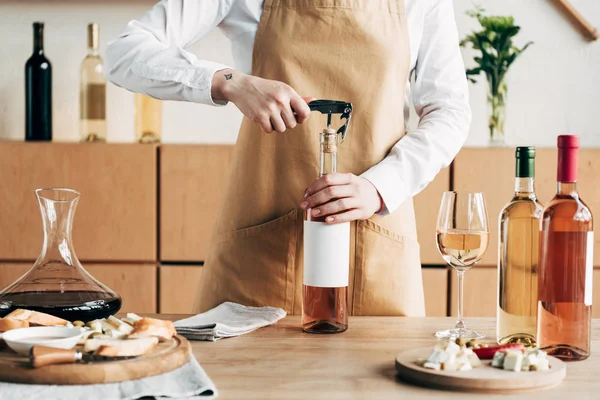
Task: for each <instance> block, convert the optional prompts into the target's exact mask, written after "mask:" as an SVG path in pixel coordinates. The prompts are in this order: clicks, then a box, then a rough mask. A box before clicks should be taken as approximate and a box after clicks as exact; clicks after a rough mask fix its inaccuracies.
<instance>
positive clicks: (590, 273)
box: [584, 232, 594, 306]
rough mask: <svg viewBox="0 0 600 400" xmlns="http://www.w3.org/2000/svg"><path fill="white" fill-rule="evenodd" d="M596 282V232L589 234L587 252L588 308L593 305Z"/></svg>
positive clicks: (586, 294)
mask: <svg viewBox="0 0 600 400" xmlns="http://www.w3.org/2000/svg"><path fill="white" fill-rule="evenodd" d="M593 282H594V232H588V237H587V250H586V252H585V297H584V302H585V305H586V306H591V305H592V295H593V287H592V285H593Z"/></svg>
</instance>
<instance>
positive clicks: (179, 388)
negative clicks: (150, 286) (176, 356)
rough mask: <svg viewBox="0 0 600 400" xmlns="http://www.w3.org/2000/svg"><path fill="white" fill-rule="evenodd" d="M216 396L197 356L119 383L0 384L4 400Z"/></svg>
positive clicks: (130, 399)
mask: <svg viewBox="0 0 600 400" xmlns="http://www.w3.org/2000/svg"><path fill="white" fill-rule="evenodd" d="M216 395H217V389H216V388H215V385H214V384H213V383H212V381H211V380H210V378H209V377H208V375H206V372H204V370H203V369H202V367H201V366H200V364H198V362H197V361H196V359H195V358H194V357H192V358H191V360H190V361H189V362H188V363H187V364H185V365H184V366H182V367H180V368H177V369H176V370H174V371H171V372H167V373H165V374H161V375H155V376H149V377H147V378H142V379H137V380H133V381H125V382H118V383H103V384H98V385H60V386H58V385H27V384H20V383H7V382H0V399H2V400H4V399H6V400H12V399H18V400H40V399H44V400H136V399H141V398H145V399H148V398H149V399H180V400H181V399H188V400H191V399H207V398H212V397H214V396H216Z"/></svg>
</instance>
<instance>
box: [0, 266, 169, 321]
mask: <svg viewBox="0 0 600 400" xmlns="http://www.w3.org/2000/svg"><path fill="white" fill-rule="evenodd" d="M32 265H33V263H0V288H4V287H6V286H8V285H10V284H11V283H13V282H14V281H16V280H17V279H18V278H19V277H21V276H22V275H23V274H24V273H25V272H27V271H28V270H29V269H30V268H31V267H32ZM84 268H85V269H86V270H87V271H88V272H89V273H90V274H91V275H92V276H93V277H94V278H96V279H97V280H99V281H100V282H102V283H104V284H105V285H107V286H108V287H109V288H111V289H112V290H114V291H115V292H117V293H118V294H119V295H120V296H121V298H122V299H123V304H122V307H121V311H120V312H125V313H126V312H135V313H155V312H157V290H156V289H157V267H156V265H155V264H84Z"/></svg>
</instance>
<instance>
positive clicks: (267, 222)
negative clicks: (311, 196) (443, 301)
mask: <svg viewBox="0 0 600 400" xmlns="http://www.w3.org/2000/svg"><path fill="white" fill-rule="evenodd" d="M409 58H410V57H409V40H408V32H407V26H406V17H405V13H404V4H403V1H402V0H266V1H265V5H264V12H263V14H262V18H261V21H260V25H259V28H258V32H257V35H256V40H255V44H254V54H253V64H252V73H253V75H256V76H260V77H263V78H267V79H274V80H278V81H282V82H285V83H287V84H289V85H290V86H291V87H293V88H294V89H295V90H296V91H297V92H298V93H299V94H300V95H302V96H314V97H316V98H319V99H332V100H343V101H348V102H352V103H353V107H354V111H353V114H352V123H351V125H350V129H349V132H348V136H347V138H346V141H345V142H344V143H342V144H341V145H340V146H339V148H338V151H339V152H338V171H339V172H351V173H354V174H356V175H360V174H361V173H363V172H364V171H366V170H367V169H369V168H370V167H372V166H373V165H375V164H377V163H379V162H380V161H381V160H382V159H383V158H385V156H386V155H387V154H388V153H389V151H390V149H391V148H392V146H393V145H394V144H395V143H396V142H397V141H398V140H400V139H401V138H402V135H403V133H404V115H403V106H404V98H405V86H406V82H407V77H408V72H409ZM333 121H334V122H333V123H332V127H335V128H336V129H337V128H338V127H339V126H340V125H341V122H340V121H339V119H338V118H336V117H335V116H334V118H333ZM325 125H326V118H325V117H324V116H323V115H321V114H319V113H312V115H311V117H310V118H309V120H308V121H307V122H306V123H305V124H303V125H299V126H298V127H297V128H295V129H293V130H291V131H287V132H285V133H283V134H278V133H273V134H269V135H267V134H264V133H262V132H261V130H260V127H259V126H258V125H256V124H254V123H252V122H251V121H249V120H248V119H244V121H243V123H242V127H241V130H240V133H239V137H238V142H237V145H236V149H235V155H234V162H233V163H234V164H233V172H232V175H231V176H230V180H229V188H228V193H227V195H226V197H225V200H224V203H223V210H222V212H221V215H220V217H219V220H218V223H217V227H216V228H215V232H214V234H213V240H212V244H211V247H210V251H209V255H208V257H207V260H206V264H205V266H204V268H203V273H202V280H201V284H200V287H199V293H198V298H197V302H196V303H197V304H196V306H197V311H206V310H207V309H210V308H212V307H214V306H216V305H218V304H220V303H221V302H223V301H234V302H238V303H241V304H245V305H256V306H262V305H269V306H275V307H281V308H283V309H285V310H286V311H288V312H289V313H293V314H300V313H301V311H302V297H301V296H302V265H303V264H302V262H303V260H302V257H303V252H302V242H303V238H302V225H303V213H302V210H301V209H299V204H300V202H301V201H302V196H303V194H304V190H305V189H306V188H307V187H308V186H309V185H310V184H311V183H312V182H313V181H314V180H315V179H316V178H317V177H318V165H319V133H320V132H321V131H322V130H323V128H324V127H325ZM398 185H402V182H398ZM349 293H350V295H349V309H350V314H351V315H408V316H422V315H425V308H424V299H423V283H422V276H421V265H420V259H419V245H418V242H417V236H416V224H415V216H414V210H413V203H412V200H409V201H406V202H405V203H404V204H403V205H402V206H401V207H400V208H399V209H398V210H397V211H395V212H394V213H392V214H391V215H388V216H386V217H384V218H380V217H378V216H374V217H372V218H371V219H370V220H365V221H358V222H354V223H352V226H351V261H350V281H349Z"/></svg>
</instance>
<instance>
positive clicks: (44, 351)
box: [29, 346, 137, 368]
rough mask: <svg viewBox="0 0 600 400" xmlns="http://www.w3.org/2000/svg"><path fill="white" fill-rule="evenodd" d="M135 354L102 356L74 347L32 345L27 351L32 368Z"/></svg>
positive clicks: (107, 359) (110, 358)
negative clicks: (60, 347) (61, 347)
mask: <svg viewBox="0 0 600 400" xmlns="http://www.w3.org/2000/svg"><path fill="white" fill-rule="evenodd" d="M135 357H137V356H128V357H103V356H96V355H94V354H86V353H83V352H82V351H79V350H75V349H68V350H66V349H56V348H52V347H45V346H33V347H32V348H31V350H30V352H29V363H30V365H31V366H32V367H33V368H39V367H45V366H47V365H55V364H73V363H85V364H87V363H91V362H98V361H100V362H102V361H104V362H106V361H109V362H110V361H117V360H129V359H132V358H135Z"/></svg>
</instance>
